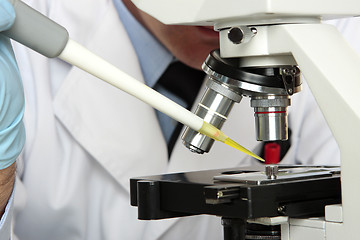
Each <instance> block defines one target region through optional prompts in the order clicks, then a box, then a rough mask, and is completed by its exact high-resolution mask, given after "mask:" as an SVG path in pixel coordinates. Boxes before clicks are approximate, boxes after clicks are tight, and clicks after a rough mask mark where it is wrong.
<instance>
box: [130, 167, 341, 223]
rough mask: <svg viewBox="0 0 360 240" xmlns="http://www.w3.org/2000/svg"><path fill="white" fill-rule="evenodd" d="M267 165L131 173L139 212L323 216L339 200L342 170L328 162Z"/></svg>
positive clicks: (154, 215)
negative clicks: (143, 175)
mask: <svg viewBox="0 0 360 240" xmlns="http://www.w3.org/2000/svg"><path fill="white" fill-rule="evenodd" d="M267 168H268V169H266V168H265V166H263V167H261V166H259V167H248V168H233V169H217V170H207V171H197V172H184V173H174V174H164V175H155V176H146V177H137V178H132V179H130V191H131V205H132V206H137V207H138V218H139V219H143V220H151V219H164V218H172V217H181V216H189V215H197V214H210V215H216V216H221V217H224V218H236V219H254V218H260V217H275V216H289V217H310V216H323V215H324V207H325V205H329V204H336V203H340V202H341V189H340V170H339V168H338V167H330V166H284V165H278V166H274V165H272V166H267Z"/></svg>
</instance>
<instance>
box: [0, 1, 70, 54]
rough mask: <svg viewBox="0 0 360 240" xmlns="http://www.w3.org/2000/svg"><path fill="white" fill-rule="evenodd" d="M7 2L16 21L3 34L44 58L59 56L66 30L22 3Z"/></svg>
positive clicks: (64, 41) (66, 38) (63, 44)
mask: <svg viewBox="0 0 360 240" xmlns="http://www.w3.org/2000/svg"><path fill="white" fill-rule="evenodd" d="M9 1H10V3H11V4H12V5H13V6H14V9H15V13H16V19H15V22H14V24H13V26H12V27H11V28H10V29H9V30H7V31H4V32H3V34H5V35H6V36H8V37H9V38H11V39H13V40H15V41H17V42H19V43H21V44H23V45H25V46H27V47H29V48H31V49H33V50H34V51H36V52H38V53H40V54H42V55H44V56H46V57H49V58H54V57H57V56H59V55H60V53H61V52H62V51H63V49H64V48H65V46H66V43H67V42H68V39H69V34H68V32H67V30H66V29H65V28H64V27H62V26H61V25H59V24H57V23H55V22H54V21H52V20H50V19H49V18H48V17H46V16H44V15H42V14H41V13H39V12H38V11H36V10H35V9H33V8H31V7H29V6H28V5H26V4H25V3H23V2H22V1H20V0H9Z"/></svg>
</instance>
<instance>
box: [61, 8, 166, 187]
mask: <svg viewBox="0 0 360 240" xmlns="http://www.w3.org/2000/svg"><path fill="white" fill-rule="evenodd" d="M98 4H99V5H100V4H102V2H101V1H99V3H98ZM103 4H105V3H103ZM107 4H108V5H109V6H108V8H107V9H105V10H104V9H101V11H102V15H101V16H99V15H97V16H91V17H92V18H93V19H94V20H92V21H90V20H89V22H88V25H86V23H84V28H88V29H87V30H89V29H91V28H92V27H93V26H96V29H95V30H94V32H93V35H92V38H91V40H90V41H89V42H88V43H87V44H86V47H87V48H89V49H90V50H92V51H93V52H95V53H97V54H99V55H100V56H102V57H103V58H105V59H106V60H108V61H109V62H111V63H113V64H115V65H116V66H117V67H119V68H120V69H122V70H124V71H126V72H127V73H128V74H130V75H131V76H133V77H135V78H136V79H140V80H142V75H141V71H140V68H139V64H138V61H137V58H136V55H135V52H134V50H133V48H132V45H131V43H130V41H129V39H128V37H127V34H126V32H125V30H124V28H123V26H122V24H121V22H120V21H119V18H118V15H117V12H116V11H115V8H114V7H113V6H112V1H110V3H109V1H107ZM93 5H94V4H93ZM93 7H96V6H93ZM99 7H100V6H99ZM99 17H101V24H100V25H99V24H98V23H97V22H94V21H95V20H96V19H99ZM69 24H70V23H69ZM81 32H82V31H81V30H80V31H79V32H75V31H73V33H71V32H70V36H71V37H72V35H71V34H73V35H74V37H72V38H73V39H80V40H81V39H82V37H81V36H79V35H77V34H76V33H79V34H81ZM54 106H55V114H56V115H57V117H58V118H59V120H60V121H61V122H62V123H63V125H64V126H65V127H66V128H67V129H68V131H69V132H70V133H71V134H72V135H73V137H74V138H75V139H76V140H77V141H78V142H79V143H80V144H81V145H82V146H83V147H84V149H86V151H87V152H89V154H91V155H92V156H93V157H94V158H95V159H96V160H97V161H98V162H99V163H100V164H101V166H103V167H104V168H105V169H106V170H107V171H108V172H109V173H110V174H111V175H112V176H113V177H114V178H115V179H116V180H117V181H118V182H119V183H120V184H121V185H122V186H124V187H125V189H128V190H129V179H130V178H131V177H136V176H142V175H149V174H158V173H161V172H163V171H164V169H165V166H166V164H167V153H166V145H165V142H164V140H163V137H162V134H161V130H160V128H159V126H158V122H157V118H156V115H155V113H154V110H153V109H152V108H151V107H149V106H147V105H146V104H144V103H142V102H140V101H139V100H137V99H135V98H134V97H132V96H130V95H128V94H126V93H124V92H122V91H120V90H118V89H116V88H115V87H112V86H110V85H109V84H107V83H105V82H103V81H101V80H98V79H97V78H95V77H92V76H90V75H89V74H87V73H85V72H83V71H82V70H79V69H77V68H72V70H71V71H70V73H69V75H68V77H67V78H66V79H65V80H64V82H63V84H62V86H61V88H60V90H59V91H58V93H57V95H56V98H55V100H54Z"/></svg>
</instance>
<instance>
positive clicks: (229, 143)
mask: <svg viewBox="0 0 360 240" xmlns="http://www.w3.org/2000/svg"><path fill="white" fill-rule="evenodd" d="M224 143H225V144H227V145H229V146H230V147H233V148H235V149H237V150H240V151H242V152H244V153H246V154H248V155H250V156H252V157H254V158H256V159H258V160H260V161H262V162H265V160H264V159H262V158H261V157H259V156H258V155H256V154H255V153H253V152H251V151H250V150H248V149H246V148H244V147H243V146H241V145H240V144H238V143H237V142H235V141H234V140H232V139H230V138H226V139H225V141H224Z"/></svg>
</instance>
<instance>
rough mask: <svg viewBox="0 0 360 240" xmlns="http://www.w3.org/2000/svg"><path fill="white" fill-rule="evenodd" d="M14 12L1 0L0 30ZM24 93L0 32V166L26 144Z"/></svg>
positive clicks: (5, 26) (4, 26)
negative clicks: (23, 120)
mask: <svg viewBox="0 0 360 240" xmlns="http://www.w3.org/2000/svg"><path fill="white" fill-rule="evenodd" d="M14 20H15V12H14V9H13V7H12V5H11V4H10V3H9V2H8V1H7V0H0V31H4V30H6V29H8V28H9V27H10V26H11V25H12V24H13V22H14ZM23 115H24V93H23V86H22V82H21V78H20V73H19V70H18V67H17V64H16V61H15V57H14V53H13V51H12V47H11V44H10V40H9V38H7V37H5V36H3V35H2V34H1V33H0V169H4V168H6V167H8V166H10V165H11V164H13V163H14V162H15V160H16V158H17V157H18V156H19V154H20V152H21V150H22V148H23V146H24V143H25V129H24V125H23V122H22V118H23Z"/></svg>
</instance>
